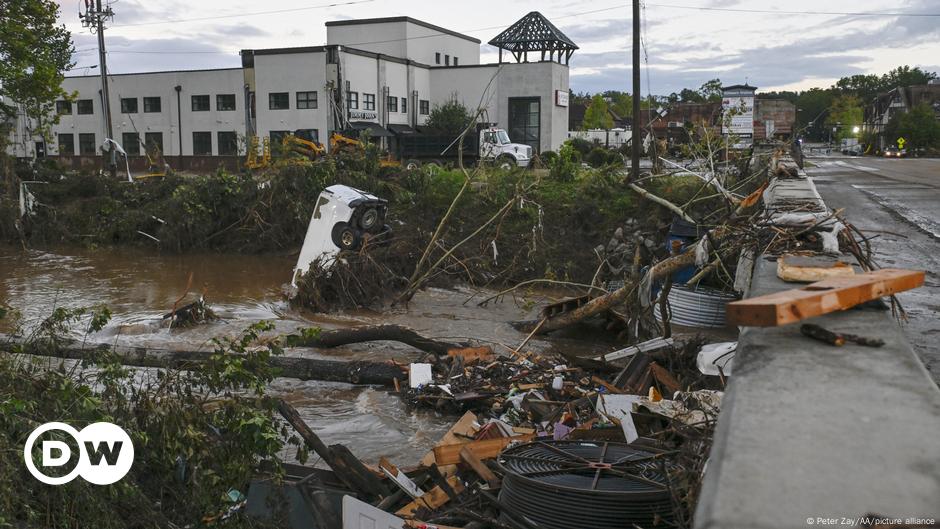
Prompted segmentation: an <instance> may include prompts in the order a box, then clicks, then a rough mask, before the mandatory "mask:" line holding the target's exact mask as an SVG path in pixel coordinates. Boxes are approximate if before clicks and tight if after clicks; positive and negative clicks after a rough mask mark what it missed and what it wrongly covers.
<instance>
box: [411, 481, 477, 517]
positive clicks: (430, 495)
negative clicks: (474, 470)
mask: <svg viewBox="0 0 940 529" xmlns="http://www.w3.org/2000/svg"><path fill="white" fill-rule="evenodd" d="M447 484H448V485H450V488H452V489H453V490H454V492H456V493H458V494H460V493H461V492H462V491H463V483H461V482H460V478H458V477H457V476H451V477H449V478H447ZM448 501H450V497H449V496H447V493H446V492H444V490H443V489H441V487H434V488H433V489H431V490H429V491H428V492H427V493H425V494H424V496H421V497H420V498H418V499H416V500H414V501H412V502H411V503H409V504H408V505H405V506H404V507H402V508H401V509H398V511H397V512H395V514H396V515H398V516H403V517H405V518H411V517H413V516H414V515H415V511H417V510H418V509H419V508H421V507H426V508H428V509H430V510H434V509H437V508H438V507H440V506H441V505H444V504H445V503H447V502H448Z"/></svg>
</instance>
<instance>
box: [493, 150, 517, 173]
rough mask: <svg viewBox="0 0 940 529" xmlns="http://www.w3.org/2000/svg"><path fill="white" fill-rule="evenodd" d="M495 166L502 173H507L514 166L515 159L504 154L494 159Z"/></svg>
mask: <svg viewBox="0 0 940 529" xmlns="http://www.w3.org/2000/svg"><path fill="white" fill-rule="evenodd" d="M496 166H497V167H499V168H500V169H502V170H504V171H508V170H510V169H512V168H513V167H515V166H516V159H515V158H513V157H512V156H509V155H508V154H504V155H502V156H500V157H499V158H497V159H496Z"/></svg>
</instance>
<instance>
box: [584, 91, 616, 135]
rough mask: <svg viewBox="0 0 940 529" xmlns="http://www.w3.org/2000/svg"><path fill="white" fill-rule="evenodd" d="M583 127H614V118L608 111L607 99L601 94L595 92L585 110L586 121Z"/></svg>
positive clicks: (588, 128)
mask: <svg viewBox="0 0 940 529" xmlns="http://www.w3.org/2000/svg"><path fill="white" fill-rule="evenodd" d="M582 127H583V128H584V129H585V130H590V129H611V128H613V127H614V118H612V117H610V112H608V111H607V100H605V99H604V96H602V95H600V94H594V97H592V98H591V104H590V105H588V107H587V109H586V110H585V111H584V122H583V124H582Z"/></svg>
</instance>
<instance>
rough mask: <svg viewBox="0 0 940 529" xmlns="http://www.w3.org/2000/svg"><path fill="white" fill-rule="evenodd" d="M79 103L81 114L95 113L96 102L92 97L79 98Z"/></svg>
mask: <svg viewBox="0 0 940 529" xmlns="http://www.w3.org/2000/svg"><path fill="white" fill-rule="evenodd" d="M77 103H78V113H79V114H94V113H95V104H94V102H92V100H91V99H79V100H78V101H77Z"/></svg>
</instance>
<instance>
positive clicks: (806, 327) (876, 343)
mask: <svg viewBox="0 0 940 529" xmlns="http://www.w3.org/2000/svg"><path fill="white" fill-rule="evenodd" d="M800 333H802V334H803V336H807V337H809V338H812V339H814V340H819V341H820V342H824V343H827V344H829V345H835V346H837V347H838V346H842V345H845V342H853V343H856V344H858V345H865V346H868V347H881V346H882V345H884V344H885V342H884V340H882V339H880V338H866V337H864V336H858V335H856V334H847V333H839V332H832V331H830V330H827V329H824V328H822V327H820V326H819V325H816V324H813V323H804V324H803V325H800Z"/></svg>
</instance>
